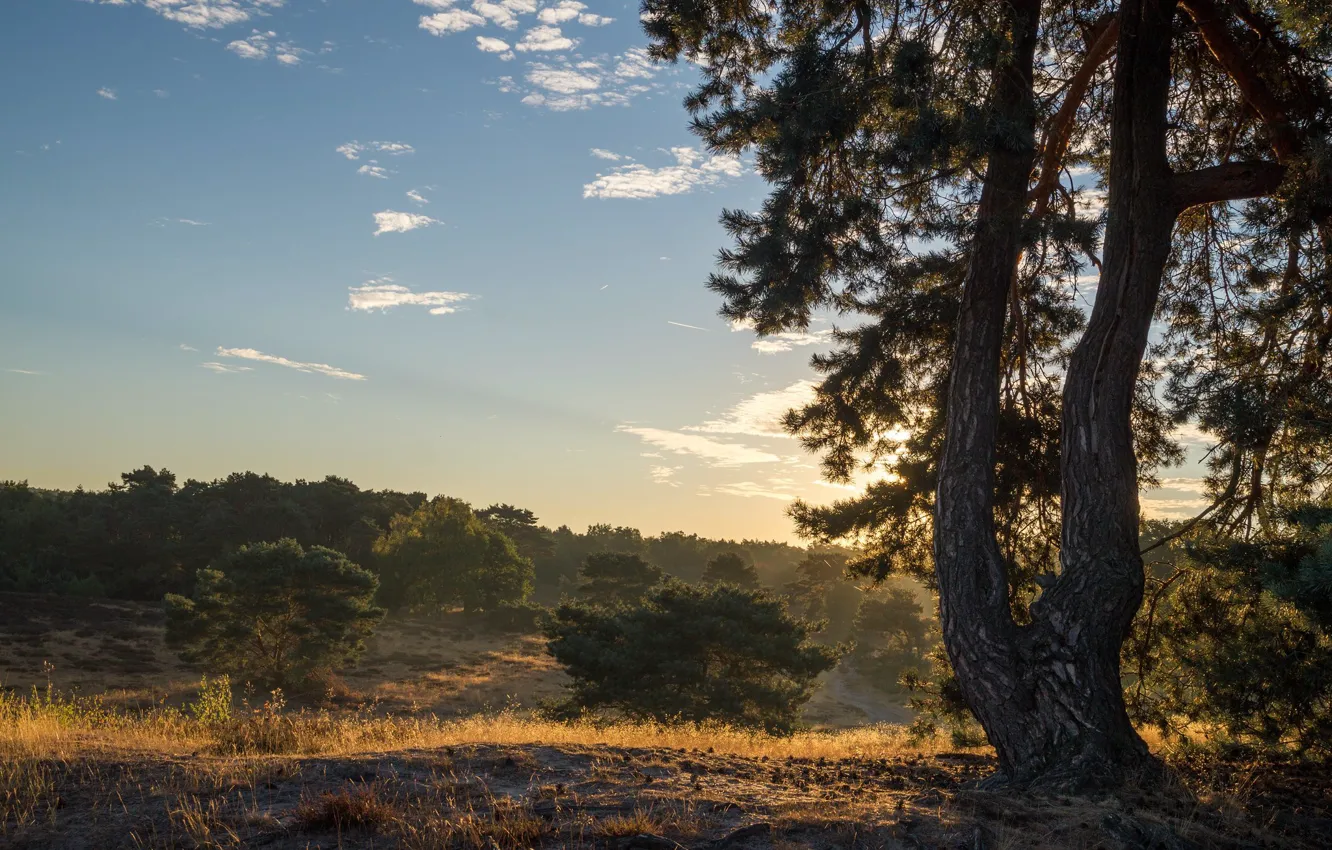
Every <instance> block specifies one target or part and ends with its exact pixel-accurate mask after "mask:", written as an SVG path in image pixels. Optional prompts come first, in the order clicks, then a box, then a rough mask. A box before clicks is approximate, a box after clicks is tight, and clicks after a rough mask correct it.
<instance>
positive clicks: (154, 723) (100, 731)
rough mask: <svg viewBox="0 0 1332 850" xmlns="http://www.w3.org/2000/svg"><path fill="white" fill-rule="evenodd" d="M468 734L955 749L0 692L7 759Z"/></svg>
mask: <svg viewBox="0 0 1332 850" xmlns="http://www.w3.org/2000/svg"><path fill="white" fill-rule="evenodd" d="M469 744H488V745H500V746H543V745H544V746H560V747H571V746H583V747H589V746H603V747H616V748H626V749H631V748H638V749H670V750H689V751H698V752H705V753H714V754H720V755H731V756H741V757H746V758H761V757H768V758H803V759H828V760H836V759H848V758H870V759H873V758H885V757H889V756H895V755H900V754H903V753H914V754H932V753H936V752H942V751H944V750H945V749H949V748H946V747H944V745H943V741H942V740H940V741H937V742H935V743H933V744H925V745H919V744H912V743H911V742H909V741H908V738H907V734H906V731H905V729H904V728H903V727H900V726H889V725H877V726H865V727H860V728H856V729H848V730H837V731H806V732H798V733H796V734H794V735H791V736H788V737H776V736H772V735H768V734H765V733H762V732H753V731H748V730H743V729H734V728H730V727H726V726H719V725H687V724H685V725H663V724H658V723H627V722H625V723H594V722H589V721H576V722H571V723H556V722H552V721H547V720H541V719H538V718H534V717H530V716H525V715H522V714H519V713H517V712H511V711H501V712H498V713H493V714H484V715H474V716H471V717H463V718H454V719H444V718H438V717H435V716H433V715H427V716H388V717H380V716H373V715H369V714H366V713H340V714H339V713H333V712H329V711H311V710H299V711H284V710H283V709H282V706H281V704H280V703H276V704H275V703H266V704H265V705H262V706H259V707H257V708H254V709H251V710H246V711H242V712H239V713H237V714H236V715H233V717H232V718H231V719H230V720H228V721H226V722H223V723H204V722H200V721H197V720H195V719H193V718H192V717H191V716H190V715H189V714H188V713H186V712H185V711H182V710H180V709H178V708H175V707H171V706H166V705H159V706H156V707H153V708H150V709H140V710H123V709H113V708H110V707H108V706H106V705H105V704H104V703H103V702H102V701H101V700H99V699H96V698H78V697H73V696H67V695H61V694H59V693H57V692H55V691H54V690H51V689H48V690H47V691H44V692H39V691H33V692H31V693H30V694H28V695H15V694H5V693H3V692H0V757H3V758H5V759H13V758H38V757H40V758H68V757H71V756H73V755H77V754H79V753H86V752H90V751H98V750H119V751H140V752H142V751H150V752H159V753H168V754H170V753H174V754H184V753H196V752H200V751H204V752H210V753H216V754H219V755H240V754H253V755H262V754H299V755H355V754H362V753H372V752H374V753H379V752H390V751H394V750H404V749H438V748H442V747H457V746H465V745H469ZM950 751H951V750H950ZM974 752H983V750H975V751H974Z"/></svg>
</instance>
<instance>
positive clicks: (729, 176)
mask: <svg viewBox="0 0 1332 850" xmlns="http://www.w3.org/2000/svg"><path fill="white" fill-rule="evenodd" d="M670 154H671V155H672V156H673V157H675V164H674V165H666V166H662V167H661V168H649V167H648V166H646V165H643V164H642V163H637V162H635V163H630V164H628V165H621V166H618V167H616V168H615V169H614V170H613V171H612V172H611V173H610V174H598V175H597V179H595V180H593V181H592V182H591V183H588V184H586V185H584V186H583V197H584V198H656V197H660V196H661V195H682V194H684V193H686V192H692V191H694V190H695V189H704V188H710V187H713V186H719V185H722V184H724V183H726V182H727V181H729V180H733V179H735V178H738V177H740V176H741V175H742V174H744V166H743V165H742V164H741V162H740V158H739V157H737V156H732V155H731V154H714V155H708V154H705V153H703V152H702V151H700V150H698V149H697V148H690V147H675V148H671V149H670Z"/></svg>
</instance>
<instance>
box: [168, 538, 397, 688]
mask: <svg viewBox="0 0 1332 850" xmlns="http://www.w3.org/2000/svg"><path fill="white" fill-rule="evenodd" d="M377 586H378V581H377V580H376V578H375V576H374V575H373V574H372V573H370V572H367V571H366V570H363V569H361V568H360V567H358V566H357V565H356V564H353V563H352V562H351V561H349V560H347V558H346V556H344V555H342V554H341V553H339V552H334V551H333V550H331V549H326V548H324V547H322V546H315V547H312V548H310V549H302V548H301V545H300V544H299V543H297V542H296V541H295V540H292V539H290V538H287V539H284V540H279V541H277V542H276V543H257V544H253V545H249V546H242V547H241V548H240V549H238V550H236V551H235V552H234V553H232V554H231V555H228V556H227V557H225V558H222V559H221V560H219V561H218V562H217V563H215V564H214V565H213V566H211V567H209V568H207V569H203V570H200V571H199V575H198V577H197V581H196V587H195V591H194V594H193V595H192V596H190V597H185V596H180V595H177V594H168V595H167V597H166V611H167V644H168V645H169V646H171V647H173V648H176V649H178V650H179V651H180V653H181V657H182V658H184V659H185V660H187V661H192V662H199V663H201V664H204V665H205V666H207V668H208V669H209V671H210V672H219V673H228V674H231V675H234V676H236V677H238V678H239V677H248V678H252V679H254V680H256V681H258V682H263V683H267V684H275V685H283V684H292V683H299V682H300V681H301V680H303V679H304V678H305V677H307V676H309V675H310V674H312V673H314V672H316V671H319V670H325V669H336V668H338V667H341V666H344V665H347V664H350V663H352V662H354V661H355V660H356V658H357V657H358V656H359V655H360V654H361V652H362V650H363V649H364V648H365V639H366V638H367V637H369V636H370V633H371V631H372V630H373V629H374V627H375V625H376V624H377V623H378V622H379V620H380V619H381V618H382V617H383V616H384V611H383V609H381V608H377V607H375V605H374V602H373V600H374V596H375V590H376V588H377Z"/></svg>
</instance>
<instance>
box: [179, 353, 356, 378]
mask: <svg viewBox="0 0 1332 850" xmlns="http://www.w3.org/2000/svg"><path fill="white" fill-rule="evenodd" d="M214 353H215V354H216V355H217V356H218V357H234V358H239V359H241V360H252V361H255V362H257V363H270V364H272V365H274V366H285V367H286V368H288V369H295V370H296V371H298V372H310V373H313V374H316V375H327V376H328V377H330V378H338V379H339V380H343V381H364V380H366V377H365V375H361V374H358V373H356V372H348V371H347V370H346V369H339V368H338V367H336V366H330V365H328V364H327V363H306V362H303V361H300V360H289V359H287V358H286V357H278V356H277V355H275V354H265V353H263V352H262V351H256V350H255V349H253V348H223V347H222V346H218V348H217V351H216V352H214ZM222 365H226V364H222ZM205 366H206V364H205ZM234 368H237V369H240V368H244V367H234Z"/></svg>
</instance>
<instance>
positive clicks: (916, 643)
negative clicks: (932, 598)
mask: <svg viewBox="0 0 1332 850" xmlns="http://www.w3.org/2000/svg"><path fill="white" fill-rule="evenodd" d="M931 625H932V620H931V618H929V617H926V616H925V609H924V608H923V607H922V606H921V604H920V602H919V601H918V600H917V599H916V595H915V594H914V593H912V592H911V591H910V590H909V589H907V588H906V587H902V586H888V587H885V588H882V589H880V590H879V591H877V592H875V593H873V594H868V595H866V596H865V598H864V600H862V601H861V603H860V607H859V608H858V609H857V610H856V616H855V620H854V621H853V622H852V625H851V638H852V640H853V641H855V650H854V651H853V652H852V654H851V659H850V660H851V661H852V662H853V663H854V664H855V666H856V669H858V670H859V671H860V672H861V673H862V674H864V675H865V676H866V677H868V678H869V680H870V681H871V682H873V683H874V684H875V685H876V686H877V687H879V688H881V689H883V690H888V691H893V690H897V689H898V686H899V679H900V678H901V677H902V675H903V674H904V673H906V672H907V671H908V670H913V671H915V672H916V675H923V674H928V673H929V672H930V661H929V658H928V654H929V651H930V650H931V649H932V648H933V646H934V643H935V641H934V640H932V639H931V634H930V632H931Z"/></svg>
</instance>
